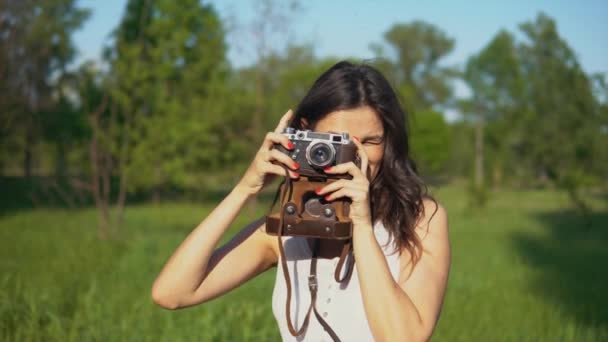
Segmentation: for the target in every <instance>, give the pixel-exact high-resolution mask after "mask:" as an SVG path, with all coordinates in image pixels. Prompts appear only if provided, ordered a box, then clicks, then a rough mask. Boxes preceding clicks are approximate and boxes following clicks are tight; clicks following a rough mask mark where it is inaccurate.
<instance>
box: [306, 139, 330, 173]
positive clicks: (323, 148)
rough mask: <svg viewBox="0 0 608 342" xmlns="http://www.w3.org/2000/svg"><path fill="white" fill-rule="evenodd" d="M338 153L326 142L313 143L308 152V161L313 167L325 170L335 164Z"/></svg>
mask: <svg viewBox="0 0 608 342" xmlns="http://www.w3.org/2000/svg"><path fill="white" fill-rule="evenodd" d="M335 156H336V151H335V149H334V147H333V146H332V145H331V144H328V143H326V142H324V141H316V142H312V143H311V144H310V145H308V148H307V150H306V159H308V163H309V164H310V165H311V166H314V167H318V168H323V167H326V166H328V165H330V164H332V163H333V161H334V158H335Z"/></svg>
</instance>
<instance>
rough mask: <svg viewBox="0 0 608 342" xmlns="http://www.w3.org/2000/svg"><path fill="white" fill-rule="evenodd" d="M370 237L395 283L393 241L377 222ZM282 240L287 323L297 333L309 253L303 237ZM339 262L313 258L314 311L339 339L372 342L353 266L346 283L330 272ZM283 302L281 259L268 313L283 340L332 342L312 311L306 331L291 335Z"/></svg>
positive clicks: (304, 302)
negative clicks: (288, 303)
mask: <svg viewBox="0 0 608 342" xmlns="http://www.w3.org/2000/svg"><path fill="white" fill-rule="evenodd" d="M374 235H375V237H376V240H377V241H378V243H379V245H380V247H381V248H382V251H383V253H384V256H385V258H386V261H387V263H388V266H389V269H390V271H391V275H392V276H393V278H394V279H395V280H398V279H399V253H392V252H393V249H394V248H393V243H392V240H393V239H390V240H391V241H389V235H388V231H387V230H386V228H385V227H384V225H383V224H382V223H381V222H377V223H376V224H375V225H374ZM282 240H283V247H284V249H285V259H286V260H287V268H288V269H289V276H290V277H291V322H292V324H293V325H294V328H295V329H296V330H299V329H300V327H301V326H302V323H303V321H304V318H305V315H306V311H307V310H308V306H309V305H310V290H309V289H308V274H309V273H310V262H311V258H312V251H311V250H310V247H309V245H308V243H307V242H306V238H304V237H295V236H285V237H283V238H282ZM387 242H388V244H387ZM391 254H392V255H391ZM279 258H280V256H279ZM339 259H340V257H339V256H336V257H335V258H333V259H325V258H317V283H318V287H317V288H318V290H317V300H316V306H317V310H318V312H319V314H321V316H322V317H323V319H325V321H326V322H327V323H328V324H329V326H330V327H331V328H332V329H333V331H334V332H335V333H336V334H337V335H338V337H339V338H340V340H342V341H374V338H373V335H372V333H371V330H370V327H369V324H368V322H367V318H366V315H365V310H364V308H363V298H362V296H361V289H360V287H359V278H358V275H357V267H356V265H355V266H354V267H353V274H352V275H351V279H350V281H349V282H348V284H344V283H338V282H336V280H335V279H334V272H335V270H336V266H337V264H338V260H339ZM349 261H350V258H347V263H348V262H349ZM344 266H346V264H345V265H344ZM346 269H347V268H346V267H343V268H342V275H341V278H343V276H344V275H345V274H346ZM286 301H287V286H286V284H285V276H284V275H283V267H282V266H281V260H280V259H279V262H278V264H277V272H276V281H275V285H274V289H273V293H272V312H273V314H274V317H275V319H276V321H277V325H278V327H279V330H280V333H281V337H282V339H283V341H284V342H285V341H315V342H319V341H331V340H332V339H331V336H329V334H328V333H327V332H326V331H325V329H323V326H322V325H321V323H319V321H318V320H317V317H316V316H315V314H314V312H313V311H312V310H311V313H310V318H309V322H308V327H307V328H306V330H305V331H304V332H302V334H301V335H300V336H298V337H294V336H292V335H291V333H290V332H289V328H288V327H287V318H286V317H285V304H286Z"/></svg>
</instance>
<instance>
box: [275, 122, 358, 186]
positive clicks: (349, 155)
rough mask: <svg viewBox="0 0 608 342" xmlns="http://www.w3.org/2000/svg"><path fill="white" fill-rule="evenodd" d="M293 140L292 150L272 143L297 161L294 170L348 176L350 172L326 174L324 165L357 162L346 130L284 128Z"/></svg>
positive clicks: (284, 133) (304, 174)
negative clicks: (323, 130)
mask: <svg viewBox="0 0 608 342" xmlns="http://www.w3.org/2000/svg"><path fill="white" fill-rule="evenodd" d="M282 134H283V135H286V136H287V137H288V138H289V140H290V141H291V142H292V143H293V145H294V149H293V150H288V149H286V148H285V147H283V146H282V145H277V144H275V146H274V148H276V149H278V150H280V151H281V152H283V153H285V154H287V155H289V156H290V157H291V159H293V160H294V161H296V162H297V163H298V164H300V169H298V173H300V175H302V176H308V177H322V178H352V177H351V176H350V175H347V174H346V175H344V174H342V175H329V174H326V173H325V172H323V169H324V168H327V167H331V166H333V165H337V164H341V163H346V162H349V161H353V162H356V161H357V146H356V145H355V144H354V143H353V142H352V140H350V137H349V135H348V133H331V132H313V131H311V130H296V129H295V128H291V127H288V128H286V129H285V130H283V133H282Z"/></svg>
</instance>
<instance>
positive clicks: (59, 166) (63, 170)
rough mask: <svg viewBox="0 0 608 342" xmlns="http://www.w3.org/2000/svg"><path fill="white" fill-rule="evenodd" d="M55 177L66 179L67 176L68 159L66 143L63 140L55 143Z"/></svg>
mask: <svg viewBox="0 0 608 342" xmlns="http://www.w3.org/2000/svg"><path fill="white" fill-rule="evenodd" d="M55 146H56V149H55V152H56V153H57V154H56V155H55V178H56V179H64V178H65V177H66V176H67V161H66V156H65V154H66V149H65V144H64V143H63V142H61V141H59V142H57V144H56V145H55Z"/></svg>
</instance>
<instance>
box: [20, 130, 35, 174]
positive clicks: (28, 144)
mask: <svg viewBox="0 0 608 342" xmlns="http://www.w3.org/2000/svg"><path fill="white" fill-rule="evenodd" d="M33 144H34V135H33V132H32V128H31V127H30V126H28V127H27V128H26V131H25V147H24V158H23V175H24V176H25V178H30V177H31V176H32V145H33Z"/></svg>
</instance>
